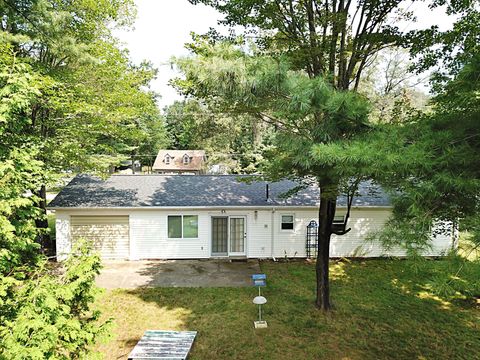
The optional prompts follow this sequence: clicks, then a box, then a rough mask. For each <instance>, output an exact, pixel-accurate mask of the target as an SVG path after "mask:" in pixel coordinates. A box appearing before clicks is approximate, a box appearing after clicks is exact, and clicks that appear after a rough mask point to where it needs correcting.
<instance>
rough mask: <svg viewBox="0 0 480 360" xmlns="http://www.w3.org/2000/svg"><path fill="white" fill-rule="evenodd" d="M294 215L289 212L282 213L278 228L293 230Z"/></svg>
mask: <svg viewBox="0 0 480 360" xmlns="http://www.w3.org/2000/svg"><path fill="white" fill-rule="evenodd" d="M294 219H295V217H294V216H293V215H290V214H288V215H287V214H286V215H282V221H281V224H280V229H282V230H293V223H294Z"/></svg>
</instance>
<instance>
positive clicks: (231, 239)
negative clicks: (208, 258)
mask: <svg viewBox="0 0 480 360" xmlns="http://www.w3.org/2000/svg"><path fill="white" fill-rule="evenodd" d="M246 239H247V217H246V216H214V217H212V256H245V254H246Z"/></svg>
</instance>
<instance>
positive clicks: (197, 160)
mask: <svg viewBox="0 0 480 360" xmlns="http://www.w3.org/2000/svg"><path fill="white" fill-rule="evenodd" d="M167 154H168V155H169V156H170V157H171V159H170V164H166V163H165V157H166V156H167ZM185 154H187V155H188V156H189V157H190V162H189V163H188V164H184V163H183V156H184V155H185ZM204 164H205V150H160V151H159V152H158V154H157V157H156V158H155V162H154V163H153V170H164V171H168V170H174V171H175V170H176V171H178V170H181V171H188V170H191V171H192V170H202V169H203V167H204Z"/></svg>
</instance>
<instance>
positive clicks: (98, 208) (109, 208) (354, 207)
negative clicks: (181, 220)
mask: <svg viewBox="0 0 480 360" xmlns="http://www.w3.org/2000/svg"><path fill="white" fill-rule="evenodd" d="M277 208H285V209H318V206H311V205H308V206H301V205H277V207H276V208H272V206H271V205H258V206H251V205H248V206H241V205H234V206H231V205H230V206H219V205H215V206H47V210H175V209H178V210H183V209H188V210H195V209H198V210H212V209H214V210H222V209H235V210H237V209H246V210H254V209H262V210H270V209H273V210H276V209H277ZM346 208H347V207H346V206H337V209H346ZM352 209H373V210H375V209H392V206H389V205H383V206H370V205H369V206H352Z"/></svg>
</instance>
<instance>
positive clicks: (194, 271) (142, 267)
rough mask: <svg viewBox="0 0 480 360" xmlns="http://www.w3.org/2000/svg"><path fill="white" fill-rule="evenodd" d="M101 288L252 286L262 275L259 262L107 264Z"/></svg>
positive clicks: (100, 284)
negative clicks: (255, 278) (252, 280)
mask: <svg viewBox="0 0 480 360" xmlns="http://www.w3.org/2000/svg"><path fill="white" fill-rule="evenodd" d="M103 265H104V268H103V269H102V272H101V274H100V275H99V276H98V278H97V285H98V286H100V287H102V288H106V289H117V288H122V289H135V288H138V287H239V286H250V285H251V275H252V274H255V273H259V272H261V270H260V265H259V263H258V261H257V260H248V261H234V262H231V261H228V260H151V261H104V262H103Z"/></svg>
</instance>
